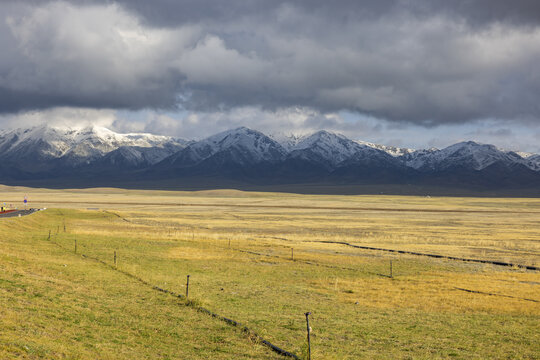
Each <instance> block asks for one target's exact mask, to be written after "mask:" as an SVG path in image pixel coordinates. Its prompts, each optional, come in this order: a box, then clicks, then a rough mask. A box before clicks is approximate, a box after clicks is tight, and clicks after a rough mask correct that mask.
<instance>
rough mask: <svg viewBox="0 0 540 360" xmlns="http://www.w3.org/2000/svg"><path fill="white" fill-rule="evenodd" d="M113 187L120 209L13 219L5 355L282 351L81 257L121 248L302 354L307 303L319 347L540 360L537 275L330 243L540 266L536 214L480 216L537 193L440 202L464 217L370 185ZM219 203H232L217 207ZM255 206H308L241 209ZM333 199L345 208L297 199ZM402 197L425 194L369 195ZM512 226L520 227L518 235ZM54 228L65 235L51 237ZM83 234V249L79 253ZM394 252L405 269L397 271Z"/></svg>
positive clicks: (1, 345)
mask: <svg viewBox="0 0 540 360" xmlns="http://www.w3.org/2000/svg"><path fill="white" fill-rule="evenodd" d="M128 194H129V193H128ZM106 195H107V197H104V196H103V195H102V194H99V193H97V192H96V193H94V194H93V195H92V196H95V197H97V200H99V201H101V202H102V203H103V204H105V203H106V202H107V201H110V202H111V203H115V204H112V205H110V206H107V207H108V209H109V210H110V211H112V212H114V213H116V214H117V215H119V216H117V215H115V214H113V213H111V212H104V211H101V210H100V211H88V210H75V209H49V210H47V211H45V212H40V213H37V214H34V215H32V216H29V217H25V218H20V219H6V220H2V221H1V222H0V236H1V237H0V239H1V240H0V270H1V272H0V315H2V316H1V317H0V357H7V358H11V357H34V358H61V357H66V358H179V359H185V358H236V357H238V358H265V357H266V358H275V357H277V355H275V354H273V353H271V352H270V351H269V350H268V349H267V348H264V347H262V346H260V345H254V344H253V343H252V342H251V341H250V340H249V338H248V337H247V336H245V334H243V333H241V332H240V331H239V330H238V329H235V328H233V327H230V326H228V325H226V324H225V323H223V322H220V321H219V320H217V319H213V318H211V317H209V316H207V315H205V314H202V313H199V312H197V311H196V310H195V309H194V308H193V307H187V306H185V305H186V304H185V302H183V301H182V300H179V299H176V298H174V297H172V296H168V295H166V294H163V293H159V292H156V291H153V290H151V289H150V288H149V287H147V286H144V285H143V284H141V283H139V282H137V281H136V280H134V279H131V278H129V277H127V276H125V275H123V274H121V273H120V272H116V271H114V270H112V269H111V268H109V267H107V266H104V265H103V264H100V263H98V262H96V261H93V260H91V259H88V258H86V259H85V258H83V257H81V256H80V254H86V255H89V256H92V257H97V258H99V259H102V260H103V261H106V262H107V263H109V264H111V265H112V264H113V253H114V251H117V255H118V268H119V269H120V270H123V271H127V272H129V273H131V274H134V275H136V276H139V277H141V278H142V279H144V280H145V281H147V282H149V283H151V284H154V285H157V286H159V287H162V288H166V289H169V290H171V291H174V292H177V293H181V294H183V293H184V292H185V281H186V275H188V274H189V275H191V278H190V298H191V299H192V300H193V301H194V302H195V303H196V304H198V305H201V306H204V307H205V308H208V309H210V310H212V311H214V312H217V313H219V314H221V315H223V316H226V317H229V318H233V319H235V320H237V321H239V322H241V323H243V324H245V325H247V326H249V327H250V328H252V329H253V330H254V331H256V332H257V333H259V334H260V335H262V336H263V337H265V338H267V339H268V340H270V341H271V342H273V343H275V344H276V345H278V346H280V347H282V348H284V349H286V350H289V351H293V352H295V353H297V354H302V353H305V342H306V341H305V335H306V333H305V332H306V330H305V316H304V315H303V314H304V312H306V311H311V312H312V314H313V315H312V319H311V327H312V329H313V333H312V346H313V349H312V353H313V358H314V359H347V358H349V359H358V358H365V359H397V358H399V359H408V358H411V359H437V358H458V359H470V358H477V359H488V358H489V359H507V358H512V359H514V358H516V359H537V358H538V354H540V345H539V344H540V341H539V340H540V335H539V334H540V331H539V330H540V328H539V325H538V324H539V323H540V305H539V303H535V302H531V301H526V300H523V299H536V300H540V291H539V289H540V287H539V286H540V276H539V274H538V273H537V272H531V271H524V270H521V269H512V268H503V267H496V266H491V265H484V264H474V263H463V262H455V261H448V260H438V259H430V258H421V257H415V256H397V255H389V254H387V253H383V252H373V251H363V250H359V249H353V248H349V247H345V246H343V245H337V244H321V243H318V242H317V241H321V240H325V239H328V238H331V239H335V240H343V241H348V242H356V243H360V244H368V245H375V246H377V245H378V246H380V247H388V248H406V249H411V250H417V251H418V250H419V249H421V250H424V251H425V252H436V251H439V252H449V253H450V255H456V254H459V255H465V256H466V255H471V252H470V251H471V250H470V246H471V243H475V240H476V242H479V241H484V243H483V245H482V246H483V247H485V248H486V249H487V250H488V252H489V250H492V251H496V253H493V252H492V253H491V255H489V256H491V257H492V258H494V259H500V258H499V256H501V255H500V252H501V251H502V250H503V249H506V250H507V253H506V254H505V255H504V256H507V257H509V258H510V259H512V260H514V261H515V260H521V261H522V262H528V263H537V261H538V258H537V252H536V251H537V248H535V247H534V246H533V245H530V244H531V243H534V239H535V236H536V235H535V234H537V233H538V231H539V229H538V228H537V226H534V225H533V224H532V219H533V218H534V216H535V215H534V214H523V215H522V216H520V217H509V216H508V215H507V214H492V213H479V214H478V213H474V211H477V210H486V209H489V210H492V209H493V210H497V211H500V210H504V209H508V208H511V209H512V211H517V212H525V211H537V210H538V209H539V207H538V206H537V205H536V203H535V202H534V200H530V201H528V200H520V201H519V202H518V201H513V200H512V199H510V200H507V199H505V201H506V202H508V203H509V204H510V205H509V206H506V205H504V204H502V203H501V202H499V200H497V199H493V200H490V199H480V200H475V199H469V200H466V201H463V203H459V202H457V201H452V200H450V201H449V204H447V205H444V206H442V205H441V202H437V203H434V204H429V207H431V208H433V209H441V208H445V209H454V210H459V211H460V212H456V213H451V214H447V213H429V212H426V213H422V212H420V213H415V212H412V213H411V212H408V213H396V212H391V211H364V212H362V213H359V212H358V211H350V210H343V209H341V210H340V209H337V208H339V207H342V208H343V207H354V206H358V202H355V201H357V200H355V199H354V197H342V198H339V197H320V198H318V197H314V196H310V197H302V196H292V197H290V198H289V197H288V196H284V195H279V194H278V195H273V194H268V195H266V194H246V193H239V194H238V193H228V194H226V196H220V195H219V194H215V193H212V194H202V195H198V196H193V197H192V198H190V199H189V200H190V201H191V202H193V203H195V202H201V203H206V205H204V206H203V205H199V206H172V205H168V206H149V205H148V206H143V205H141V203H144V201H152V202H155V201H156V196H159V193H152V192H149V193H147V194H140V193H136V192H134V193H133V198H136V200H133V199H132V198H129V200H130V201H136V202H137V204H133V205H126V204H124V205H119V204H118V202H119V201H118V199H119V198H120V196H124V195H119V194H114V193H113V195H111V194H110V193H106ZM169 195H170V194H169ZM70 196H71V197H74V198H75V200H78V201H80V202H81V204H84V205H82V206H81V205H79V207H80V208H86V207H90V206H87V205H85V202H86V201H87V200H86V198H85V197H84V196H87V195H80V194H78V195H73V194H71V195H70ZM181 196H184V197H183V198H182V199H181V200H182V201H186V200H188V199H187V198H186V195H185V194H183V195H181ZM139 200H140V201H139ZM390 200H391V201H390ZM437 201H438V200H437ZM216 202H218V203H220V204H225V205H227V204H230V207H229V206H224V207H215V206H212V205H211V203H216ZM239 203H240V204H242V203H244V204H255V203H259V204H261V205H265V204H266V205H286V206H292V207H293V208H283V209H277V208H275V207H267V208H264V207H260V208H242V207H238V206H235V205H238V204H239ZM103 204H102V205H101V206H105V205H103ZM328 204H329V205H331V206H333V207H336V209H335V210H331V209H326V210H324V211H321V210H317V209H306V208H303V209H298V208H294V206H295V205H307V206H327V205H328ZM391 204H392V206H394V207H403V208H410V207H419V206H424V205H423V204H422V201H421V200H420V199H418V198H413V197H410V198H409V197H403V198H399V197H392V198H391V199H388V198H387V197H368V198H363V199H362V205H364V206H366V207H368V206H369V207H372V206H379V207H381V208H383V207H388V206H390V205H391ZM467 211H472V212H471V213H467ZM359 214H361V216H359ZM471 214H476V215H474V218H473V217H472V215H471ZM124 219H125V220H128V221H125V220H124ZM64 221H65V223H66V229H67V231H66V232H65V233H64V231H63V224H64ZM520 222H521V224H522V226H521V227H522V228H523V229H521V231H520V232H519V231H517V230H518V229H520V225H519V224H520ZM509 224H511V227H513V228H515V229H516V231H515V232H514V233H513V236H512V239H513V240H512V242H509V243H508V244H506V245H505V244H504V242H507V241H509V240H507V239H508V238H509V236H510V235H509V232H508V225H509ZM525 225H526V226H532V228H525ZM415 227H417V228H418V229H415ZM58 228H59V229H60V231H59V233H58V234H56V229H58ZM49 229H52V230H53V237H52V241H47V240H46V239H47V235H48V231H49ZM488 233H491V234H492V235H491V237H490V238H484V236H485V235H486V234H488ZM445 234H446V235H445ZM456 234H457V235H459V236H458V238H457V239H456V237H455V236H454V235H456ZM75 239H76V240H77V247H78V253H79V254H74V253H73V249H74V240H75ZM229 239H230V243H231V246H230V247H229ZM445 239H446V242H445V241H444V240H445ZM481 239H484V240H481ZM55 243H56V244H59V245H61V247H59V246H56V245H55ZM501 244H502V246H501ZM291 247H294V249H295V250H294V258H295V260H294V261H292V260H291V259H290V256H291V250H290V248H291ZM524 251H527V252H528V253H527V254H526V255H524V256H523V255H520V254H521V252H524ZM488 252H486V256H487V257H489V256H488V255H487V253H488ZM255 253H258V254H260V255H258V254H255ZM478 255H482V254H481V253H478ZM390 259H392V260H393V273H394V278H393V279H391V278H389V277H388V276H387V275H388V273H389V260H390ZM64 265H65V266H64ZM456 287H459V288H466V289H471V290H476V291H483V292H489V293H494V294H499V295H508V296H514V297H515V298H508V297H502V296H489V295H483V294H475V293H467V292H463V291H460V290H457V289H456Z"/></svg>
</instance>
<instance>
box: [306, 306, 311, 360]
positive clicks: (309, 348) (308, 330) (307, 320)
mask: <svg viewBox="0 0 540 360" xmlns="http://www.w3.org/2000/svg"><path fill="white" fill-rule="evenodd" d="M304 315H306V325H307V343H308V360H311V339H310V337H309V334H310V333H311V328H310V327H309V315H311V313H310V312H307V313H305V314H304Z"/></svg>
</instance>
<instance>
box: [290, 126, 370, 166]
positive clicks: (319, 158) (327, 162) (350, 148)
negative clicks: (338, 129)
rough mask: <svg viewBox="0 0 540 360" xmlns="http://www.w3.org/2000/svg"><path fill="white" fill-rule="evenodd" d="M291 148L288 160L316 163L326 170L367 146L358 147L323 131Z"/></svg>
mask: <svg viewBox="0 0 540 360" xmlns="http://www.w3.org/2000/svg"><path fill="white" fill-rule="evenodd" d="M299 140H300V141H299V142H298V143H297V144H296V145H294V146H293V147H291V149H290V152H289V158H294V159H302V160H305V161H310V162H314V163H318V164H320V165H323V166H325V167H326V168H328V169H333V168H335V167H336V166H337V164H339V163H341V162H342V161H345V160H347V159H349V158H351V157H352V156H353V155H354V154H356V153H358V152H361V151H364V150H366V148H367V146H364V145H360V144H358V143H356V142H354V141H352V140H350V139H348V138H346V137H345V136H343V135H340V134H335V133H331V132H328V131H325V130H321V131H317V132H316V133H314V134H312V135H310V136H305V137H303V138H302V139H299Z"/></svg>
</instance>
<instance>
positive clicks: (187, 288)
mask: <svg viewBox="0 0 540 360" xmlns="http://www.w3.org/2000/svg"><path fill="white" fill-rule="evenodd" d="M188 296H189V275H188V276H187V283H186V299H187V298H188Z"/></svg>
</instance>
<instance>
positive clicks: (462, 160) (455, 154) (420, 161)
mask: <svg viewBox="0 0 540 360" xmlns="http://www.w3.org/2000/svg"><path fill="white" fill-rule="evenodd" d="M403 159H404V161H405V165H407V166H409V167H411V168H413V169H416V170H421V171H440V170H446V169H449V168H455V167H461V168H470V169H473V170H477V171H478V170H482V169H485V168H486V167H488V166H490V165H492V164H494V163H499V164H502V165H506V166H512V165H515V164H525V163H526V161H525V160H524V159H523V158H522V157H521V156H519V155H518V154H517V153H515V152H512V151H507V152H506V151H503V150H500V149H498V148H497V147H495V146H493V145H488V144H478V143H476V142H474V141H466V142H461V143H457V144H454V145H451V146H448V147H447V148H444V149H442V150H438V149H429V150H420V151H415V152H412V153H408V154H405V155H404V156H403Z"/></svg>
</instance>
